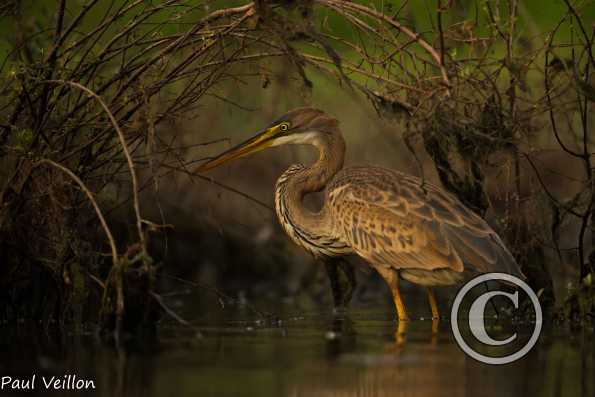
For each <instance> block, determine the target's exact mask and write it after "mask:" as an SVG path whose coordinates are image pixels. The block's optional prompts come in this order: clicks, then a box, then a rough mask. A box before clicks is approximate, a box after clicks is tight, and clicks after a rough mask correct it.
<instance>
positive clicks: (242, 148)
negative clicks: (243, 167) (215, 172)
mask: <svg viewBox="0 0 595 397" xmlns="http://www.w3.org/2000/svg"><path fill="white" fill-rule="evenodd" d="M278 132H279V126H275V127H271V128H267V129H265V130H264V131H262V132H260V133H258V134H257V135H256V136H254V137H252V138H250V139H248V140H247V141H245V142H242V143H240V144H239V145H237V146H235V147H233V148H231V149H229V150H227V151H225V152H223V153H221V154H220V155H219V156H217V157H215V158H213V159H211V160H209V161H207V162H206V163H203V164H201V165H200V166H199V167H198V168H197V169H196V171H197V172H203V171H208V170H210V169H213V168H215V167H218V166H220V165H222V164H225V163H227V162H229V161H231V160H235V159H239V158H240V157H244V156H247V155H249V154H251V153H256V152H259V151H261V150H263V149H266V148H268V147H269V146H271V145H272V144H273V138H274V137H275V136H276V135H277V133H278Z"/></svg>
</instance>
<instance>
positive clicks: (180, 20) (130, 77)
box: [0, 0, 595, 330]
mask: <svg viewBox="0 0 595 397" xmlns="http://www.w3.org/2000/svg"><path fill="white" fill-rule="evenodd" d="M15 4H16V3H15ZM210 4H211V3H210V2H197V1H183V0H169V1H163V2H146V1H143V0H122V1H116V2H112V3H111V4H108V5H106V4H103V2H99V1H97V0H88V1H86V2H85V3H84V5H82V6H81V7H80V8H79V9H78V10H77V11H76V12H73V11H72V10H69V12H66V2H65V1H64V0H61V1H59V2H58V4H57V7H56V9H55V15H54V18H53V25H52V26H48V27H47V29H44V30H40V31H34V28H33V27H32V26H31V25H30V24H31V22H30V20H28V19H27V18H26V17H24V14H23V10H19V9H18V5H15V8H11V11H10V13H11V15H13V16H14V17H13V18H14V24H15V29H16V33H15V41H14V48H13V50H12V52H11V53H10V54H9V56H8V58H7V59H6V60H4V61H3V64H2V70H1V79H2V80H1V81H0V83H1V86H0V93H1V98H2V99H0V109H1V116H0V117H1V119H0V165H1V169H0V181H1V184H0V263H1V266H0V302H1V307H2V309H0V319H2V320H4V321H14V320H16V319H22V318H27V319H33V320H38V321H42V322H44V323H46V324H47V323H49V322H51V321H57V322H60V323H63V322H75V323H82V322H85V321H96V320H98V319H99V321H100V322H101V324H102V325H103V326H104V327H105V328H108V329H114V328H115V329H117V330H119V329H121V328H122V327H125V328H127V329H133V328H135V327H137V326H139V325H143V324H151V323H154V321H155V319H156V318H157V312H158V311H159V310H160V309H161V308H163V301H162V300H160V299H158V297H159V295H157V294H156V292H155V277H156V264H155V263H154V261H153V259H152V257H151V253H150V252H149V251H150V250H149V248H148V247H149V246H148V240H149V239H150V233H152V232H159V230H160V228H161V227H163V225H161V224H163V223H164V220H163V219H161V220H153V221H152V222H151V221H148V220H147V219H145V218H144V216H143V209H142V202H141V200H140V199H139V194H140V192H141V191H143V190H147V189H149V190H153V191H154V192H155V193H156V195H155V197H157V196H158V192H159V181H160V178H163V177H164V175H167V174H168V173H171V172H181V173H186V174H189V175H192V177H193V178H201V176H199V175H193V174H192V164H191V163H187V162H186V161H185V160H184V156H183V154H184V150H185V149H186V148H183V147H178V146H177V140H178V138H179V137H176V136H175V134H173V136H172V135H171V134H167V135H166V134H162V133H161V129H160V126H162V125H166V124H168V123H169V124H171V125H174V124H175V122H176V120H178V119H181V118H183V117H184V116H185V114H187V112H189V111H190V110H195V109H196V107H197V106H200V104H201V101H202V100H203V98H204V97H205V96H208V95H212V96H217V97H218V98H219V99H220V100H223V101H227V99H226V98H223V97H220V96H218V91H217V88H218V86H219V85H221V84H224V83H225V82H227V81H239V82H242V81H246V80H248V79H255V78H256V79H261V80H263V81H266V80H267V76H270V75H272V74H275V73H277V71H275V69H274V68H272V67H271V66H270V65H271V62H275V60H279V59H282V60H284V62H287V63H289V64H290V65H291V69H290V70H288V71H284V73H286V74H287V75H288V76H290V77H291V78H295V79H298V81H300V82H301V86H302V88H301V89H302V91H303V93H304V95H305V96H306V97H307V95H308V92H309V91H311V90H312V89H315V87H314V84H313V83H312V79H311V77H310V76H312V75H314V74H318V73H322V74H326V75H330V76H333V77H334V78H335V81H336V82H337V86H338V87H342V88H343V89H344V90H345V91H344V92H349V93H358V94H360V95H362V96H364V97H365V98H367V99H368V100H369V101H370V102H371V103H372V104H373V105H374V107H375V108H376V110H377V112H378V114H379V115H380V116H381V117H384V118H386V119H387V120H391V122H400V123H402V125H403V126H404V127H405V132H404V139H405V140H406V142H408V143H410V145H409V146H410V147H411V148H416V150H417V149H419V147H421V146H423V147H424V148H425V150H426V151H427V153H428V154H429V155H430V156H431V157H432V159H433V161H434V164H435V166H436V168H437V170H438V174H439V176H440V179H441V181H442V182H443V184H444V185H445V186H446V187H447V188H449V189H450V190H452V191H453V192H455V193H457V195H458V196H459V197H460V198H461V199H462V200H463V201H464V202H466V203H467V204H469V205H470V206H471V207H472V208H474V209H475V210H476V211H478V212H480V213H485V212H486V210H487V209H488V208H490V207H493V208H495V210H496V211H497V212H498V216H497V217H496V218H497V219H498V220H499V221H500V222H499V223H500V225H499V226H500V229H501V231H502V232H503V234H505V235H506V236H507V237H508V241H510V242H511V244H512V248H513V250H514V252H515V254H516V255H517V257H518V258H520V259H521V262H522V263H523V266H524V268H525V270H526V272H527V274H528V275H529V279H530V281H531V282H532V283H533V285H534V287H536V289H538V290H543V296H544V297H545V298H547V299H546V301H549V302H550V304H551V303H553V288H552V279H551V276H550V275H549V274H548V271H547V268H546V267H545V266H544V261H545V259H544V258H545V257H546V255H545V251H547V250H552V249H554V251H555V252H556V253H557V255H558V259H559V261H560V264H561V265H562V266H569V267H576V268H580V271H579V272H578V273H579V276H580V278H579V279H578V280H577V282H576V284H575V285H576V288H577V291H581V292H580V293H577V294H575V295H573V297H572V298H571V299H574V300H575V301H577V302H579V301H580V304H576V305H574V306H576V308H577V310H578V311H577V310H574V311H572V313H567V316H568V317H570V318H575V317H579V318H584V317H585V316H586V315H587V314H588V313H591V314H592V313H593V287H592V282H591V281H590V280H591V279H592V275H593V265H592V262H590V261H589V260H587V258H588V257H589V253H590V251H591V249H592V247H593V243H592V241H588V239H589V238H591V239H593V238H595V237H591V236H595V234H593V233H592V232H591V230H592V227H593V225H592V221H591V215H592V209H593V208H592V207H593V200H594V197H595V196H594V191H593V175H592V165H591V160H590V158H591V146H592V145H591V140H590V138H589V134H588V132H589V128H590V124H591V123H592V112H591V110H592V108H593V101H594V99H593V98H594V94H593V91H594V88H593V84H592V81H593V80H592V78H591V75H592V68H593V67H595V61H593V54H592V47H593V32H592V31H588V29H592V27H590V26H587V25H586V24H585V23H584V21H582V20H581V10H580V9H574V8H573V6H572V5H571V3H570V2H566V4H567V13H566V14H565V15H562V16H561V18H560V23H559V25H558V26H557V27H555V28H554V29H553V30H551V31H549V32H546V35H545V36H539V35H538V36H537V37H530V38H527V37H526V33H523V34H521V33H520V32H519V29H518V28H517V25H516V21H517V20H518V18H519V13H520V11H519V4H518V2H517V1H515V0H509V1H502V2H500V1H495V2H492V1H488V2H482V4H483V6H482V9H481V10H479V11H481V13H482V15H483V16H484V17H485V18H486V22H485V23H483V22H482V21H480V20H478V19H475V20H474V19H465V20H459V21H456V22H455V23H451V24H450V25H447V24H446V23H444V21H443V19H444V18H443V17H444V15H447V14H449V13H452V14H456V13H455V11H457V12H459V11H461V10H455V7H456V6H455V5H454V3H453V2H449V1H442V2H441V1H439V2H438V7H437V8H435V9H433V10H429V11H430V12H432V13H434V15H435V29H434V31H431V32H424V33H423V34H420V32H416V31H415V30H414V29H413V28H411V27H409V25H408V23H407V22H406V21H407V20H406V19H405V18H403V16H402V9H396V8H392V7H388V6H387V8H386V9H377V8H374V7H373V6H372V5H361V4H359V3H352V2H349V1H342V0H311V1H305V2H291V1H280V2H270V1H262V0H261V1H255V2H254V3H246V4H245V5H242V6H238V7H232V8H222V9H216V10H211V9H210V8H209V6H210ZM92 15H93V18H97V16H98V15H100V16H101V17H100V18H99V19H98V20H93V21H92V22H93V23H90V21H89V20H90V18H92ZM525 17H527V16H525ZM4 18H7V17H6V16H5V17H4ZM564 26H570V30H571V33H572V34H571V36H570V40H569V41H566V40H565V39H564V41H562V40H561V39H558V30H559V29H560V28H561V27H564ZM485 27H487V29H484V28H485ZM544 37H545V38H546V40H544ZM263 86H264V84H263ZM229 105H230V106H235V105H236V104H233V103H231V102H230V103H229ZM552 137H553V138H554V139H555V141H554V143H555V145H552V139H550V138H552ZM548 150H558V151H563V152H564V153H565V154H567V155H568V156H572V157H576V158H578V159H580V160H581V161H582V162H583V163H584V174H583V175H570V176H569V178H575V179H579V180H580V183H581V185H582V188H581V189H580V192H578V193H577V194H576V195H574V196H573V197H556V196H555V195H554V194H552V193H551V192H550V189H549V187H548V186H547V184H546V183H544V178H543V173H544V172H546V170H544V167H543V165H542V164H540V163H539V162H538V161H537V160H536V159H537V158H538V157H539V154H540V152H541V151H548ZM494 153H500V154H503V156H501V157H499V160H498V161H500V163H497V164H494V157H493V154H494ZM502 159H504V160H502ZM494 169H496V170H497V169H506V170H508V171H507V172H508V174H507V177H506V178H505V179H506V186H505V187H503V188H502V190H501V191H500V192H499V196H498V197H493V195H491V193H492V192H489V191H488V190H487V188H486V183H487V180H486V178H489V176H488V175H489V174H493V173H494ZM140 172H142V173H143V175H145V176H146V175H148V177H145V178H142V180H140V177H139V173H140ZM421 172H423V170H422V171H421ZM521 181H524V182H521ZM523 183H528V184H529V186H523ZM536 197H543V198H544V199H545V201H546V202H547V203H548V208H549V209H550V210H551V214H552V219H553V220H552V221H550V220H543V219H542V218H543V217H542V215H543V214H542V213H538V212H537V211H538V208H537V207H536V206H535V205H534V202H535V198H536ZM495 201H496V202H497V204H498V205H495V203H494V202H495ZM123 208H127V210H122V209H123ZM114 209H116V210H117V211H118V212H117V213H118V214H125V215H126V216H127V221H126V223H127V224H128V225H129V229H130V232H129V233H117V234H116V233H115V232H114V230H113V226H110V216H108V215H109V214H112V213H113V211H114ZM576 222H579V224H580V232H579V235H578V236H576V239H575V241H576V246H573V247H562V246H561V244H560V243H559V241H558V240H557V236H559V234H560V231H561V230H564V225H566V224H568V223H576ZM543 230H549V231H550V232H551V233H550V232H548V233H545V232H543ZM126 236H127V237H126ZM566 251H571V253H574V254H576V255H566ZM568 258H572V260H573V261H574V262H571V261H570V260H569V259H568ZM585 291H586V292H585ZM166 312H168V311H167V310H166Z"/></svg>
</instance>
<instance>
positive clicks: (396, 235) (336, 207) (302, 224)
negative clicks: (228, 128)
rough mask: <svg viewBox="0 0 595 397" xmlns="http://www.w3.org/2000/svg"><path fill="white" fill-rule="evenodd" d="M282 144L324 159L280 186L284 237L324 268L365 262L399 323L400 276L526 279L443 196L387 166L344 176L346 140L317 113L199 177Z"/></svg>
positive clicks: (298, 169) (277, 129) (281, 122)
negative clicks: (310, 205) (382, 284)
mask: <svg viewBox="0 0 595 397" xmlns="http://www.w3.org/2000/svg"><path fill="white" fill-rule="evenodd" d="M283 144H308V145H312V146H314V147H315V148H317V149H318V152H319V158H318V160H317V161H316V162H315V163H314V164H312V165H311V166H304V165H302V164H297V165H292V166H291V167H289V168H288V169H287V170H286V171H285V172H284V173H283V174H282V175H281V177H280V178H279V180H278V181H277V185H276V189H275V208H276V211H277V216H278V217H279V220H280V222H281V224H282V226H283V228H284V229H285V231H286V232H287V234H288V235H289V237H290V238H291V239H292V240H293V241H295V242H296V243H297V244H298V245H300V246H302V247H303V248H304V249H306V250H307V251H309V252H311V253H312V254H313V255H314V256H315V257H318V258H321V259H323V260H331V259H332V258H336V257H341V256H345V255H350V254H356V255H359V256H360V257H362V258H364V259H365V260H366V261H367V262H368V263H369V264H370V265H371V266H372V267H374V268H375V269H376V270H377V271H378V272H379V273H380V274H381V275H382V276H383V277H384V278H385V280H386V281H387V283H388V284H389V286H390V287H391V290H392V292H393V295H394V298H395V304H396V306H397V310H398V312H399V318H402V319H404V318H406V313H405V308H404V305H403V303H402V300H401V297H400V294H399V290H398V276H399V275H400V276H401V277H403V278H404V279H406V280H409V281H411V282H413V283H417V284H421V285H425V286H432V285H450V284H455V283H457V282H460V281H461V280H462V279H463V278H464V276H465V275H466V274H467V273H471V272H479V273H482V272H494V271H498V272H506V273H509V274H513V275H516V276H519V277H523V276H522V273H521V271H520V270H519V267H518V265H517V263H516V261H515V260H514V258H513V257H512V255H511V254H510V252H509V251H508V250H507V248H506V247H505V245H504V243H503V242H502V240H501V239H500V237H499V236H498V235H497V234H496V232H494V231H493V230H492V228H491V227H490V226H489V225H488V224H487V223H486V222H485V221H484V220H483V219H481V218H480V217H479V216H478V215H476V214H475V213H473V212H472V211H471V210H469V209H468V208H467V207H465V206H464V205H463V204H462V203H461V202H460V201H459V200H458V199H457V198H456V197H455V196H453V195H452V194H450V193H448V192H447V191H445V190H444V189H441V188H439V187H437V186H435V185H433V184H431V183H428V182H424V181H422V180H421V179H420V178H417V177H414V176H411V175H406V174H403V173H401V172H398V171H394V170H391V169H387V168H382V167H375V166H357V167H349V168H345V169H343V168H342V167H343V159H344V154H345V142H344V140H343V137H342V135H341V132H340V130H339V127H338V122H337V120H335V119H334V118H332V117H329V116H328V115H326V114H325V113H324V112H322V111H320V110H317V109H313V108H299V109H295V110H292V111H290V112H288V113H287V114H286V115H285V116H283V117H281V118H280V119H278V120H276V121H275V122H273V123H272V124H271V125H270V126H269V127H268V128H267V129H265V130H264V131H263V132H262V133H261V134H259V135H257V136H255V137H254V138H252V139H250V140H248V141H247V142H245V143H243V144H241V145H238V146H237V147H235V148H233V149H230V150H229V151H227V152H225V153H223V154H221V155H220V156H218V157H217V158H215V159H213V160H211V161H209V162H207V163H206V164H203V165H202V166H201V167H200V168H199V170H207V169H210V168H213V167H216V166H217V165H219V164H222V163H224V162H227V161H229V160H231V159H234V158H237V157H242V156H244V155H246V154H249V153H252V152H255V151H258V150H261V149H264V148H266V147H270V146H278V145H283ZM323 189H325V200H324V204H323V206H322V208H321V209H320V211H318V212H312V211H310V210H308V209H307V208H305V206H304V205H303V202H302V201H303V198H304V196H305V195H307V194H308V193H311V192H318V191H321V190H323ZM432 299H433V296H431V302H432V312H433V314H434V315H437V308H436V307H435V302H434V301H432Z"/></svg>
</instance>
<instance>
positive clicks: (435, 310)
mask: <svg viewBox="0 0 595 397" xmlns="http://www.w3.org/2000/svg"><path fill="white" fill-rule="evenodd" d="M426 291H428V300H429V301H430V308H431V309H432V320H438V319H439V318H440V313H439V311H438V302H437V301H436V295H434V291H432V289H431V288H430V287H426Z"/></svg>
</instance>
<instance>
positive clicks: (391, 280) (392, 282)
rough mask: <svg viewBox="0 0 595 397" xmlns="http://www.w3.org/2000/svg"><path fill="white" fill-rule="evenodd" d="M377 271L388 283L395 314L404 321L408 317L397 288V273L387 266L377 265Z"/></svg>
mask: <svg viewBox="0 0 595 397" xmlns="http://www.w3.org/2000/svg"><path fill="white" fill-rule="evenodd" d="M376 270H377V271H378V273H380V275H381V276H382V278H384V281H386V283H387V284H388V287H389V288H390V291H391V292H392V294H393V300H394V302H395V307H396V308H397V315H398V316H399V321H406V320H408V319H409V317H408V316H407V310H406V309H405V303H404V302H403V298H402V297H401V291H400V289H399V273H398V272H397V271H396V270H394V269H392V268H389V267H384V266H378V267H377V268H376Z"/></svg>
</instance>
